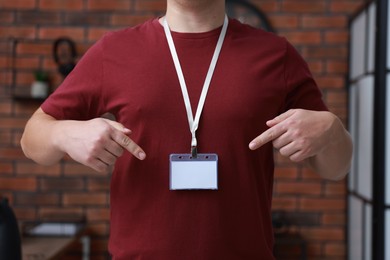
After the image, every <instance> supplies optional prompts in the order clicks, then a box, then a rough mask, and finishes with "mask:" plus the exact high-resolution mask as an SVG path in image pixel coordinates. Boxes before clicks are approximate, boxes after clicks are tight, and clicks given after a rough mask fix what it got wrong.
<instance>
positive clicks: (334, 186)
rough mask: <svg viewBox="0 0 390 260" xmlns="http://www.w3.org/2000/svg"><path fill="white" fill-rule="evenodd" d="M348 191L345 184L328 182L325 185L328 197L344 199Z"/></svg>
mask: <svg viewBox="0 0 390 260" xmlns="http://www.w3.org/2000/svg"><path fill="white" fill-rule="evenodd" d="M346 191H347V187H346V184H345V182H343V181H341V182H327V183H326V184H325V195H326V196H339V197H344V196H345V194H346Z"/></svg>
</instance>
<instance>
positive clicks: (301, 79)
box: [282, 41, 328, 112]
mask: <svg viewBox="0 0 390 260" xmlns="http://www.w3.org/2000/svg"><path fill="white" fill-rule="evenodd" d="M286 46H287V47H286V55H285V62H284V80H285V84H286V90H287V94H286V100H285V107H284V111H287V110H289V109H293V108H302V109H308V110H316V111H322V110H328V108H327V107H326V105H325V103H324V101H323V100H322V93H321V91H320V89H319V88H318V86H317V84H316V82H315V81H314V79H313V76H312V74H311V72H310V70H309V67H308V65H307V63H306V62H305V61H304V60H303V58H302V57H301V55H300V54H299V53H298V52H297V50H296V49H295V48H294V47H293V46H292V45H291V44H290V43H288V42H287V41H286ZM284 111H282V112H284Z"/></svg>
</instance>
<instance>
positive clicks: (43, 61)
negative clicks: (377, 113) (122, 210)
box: [0, 0, 363, 259]
mask: <svg viewBox="0 0 390 260" xmlns="http://www.w3.org/2000/svg"><path fill="white" fill-rule="evenodd" d="M361 2H363V0H257V1H255V0H253V1H252V3H254V4H256V5H258V6H259V7H260V8H261V9H262V10H263V11H265V12H266V13H267V15H268V17H269V19H270V21H271V23H272V25H273V26H274V27H275V29H276V30H277V31H278V33H279V34H280V35H283V36H285V37H287V39H288V40H289V41H290V42H291V43H292V44H293V45H294V46H295V47H296V48H297V49H298V50H299V51H300V52H301V53H302V55H303V56H304V58H305V59H306V60H307V61H308V63H309V66H310V68H311V70H312V72H313V74H314V76H315V78H316V80H317V82H318V84H319V86H320V88H321V89H322V91H323V93H324V98H325V101H326V103H327V104H328V105H329V108H330V110H331V111H333V112H335V113H336V114H337V115H339V116H340V117H341V118H342V120H343V121H344V122H346V120H347V109H346V104H347V102H346V99H347V96H346V91H345V82H344V78H345V76H346V73H347V67H348V66H347V55H348V45H347V41H348V28H347V27H348V17H349V15H350V14H351V13H353V12H354V11H355V10H356V9H357V8H358V7H359V5H360V3H361ZM164 9H165V1H164V0H143V1H141V0H112V1H103V0H66V1H65V0H13V1H9V0H0V196H7V197H9V198H10V200H11V203H12V206H13V208H14V210H15V211H16V214H17V217H18V219H19V220H20V222H21V223H24V222H28V221H39V220H54V219H58V218H67V217H69V218H74V217H75V216H76V217H77V216H79V217H85V218H86V220H87V222H88V229H89V232H90V233H91V235H92V238H93V239H92V256H93V259H105V258H106V256H107V253H106V246H107V238H108V232H109V208H108V198H109V176H108V175H104V174H98V173H95V172H93V171H92V170H89V169H88V168H86V167H83V166H80V165H78V164H76V163H74V162H72V161H71V160H69V159H65V160H63V161H62V162H61V163H60V164H58V165H55V166H51V167H43V166H39V165H36V164H34V163H32V162H31V161H29V160H27V159H26V158H25V157H24V156H23V153H22V151H21V149H20V145H19V140H20V136H21V133H22V131H23V127H24V125H25V123H26V120H27V119H28V118H29V117H30V115H31V114H32V112H33V111H34V110H35V109H37V108H38V107H39V105H40V103H39V102H37V101H30V100H15V99H13V97H12V94H13V92H14V89H13V88H12V74H11V69H10V67H11V64H12V60H11V59H10V58H9V52H10V46H11V44H10V42H11V41H10V40H9V39H10V37H14V38H18V39H19V42H18V45H17V48H16V53H17V59H16V60H15V68H16V71H17V77H16V83H17V86H18V88H19V90H18V91H21V92H26V91H29V85H30V84H31V82H32V80H33V79H34V76H33V72H34V70H36V69H37V68H42V69H44V70H46V71H49V73H50V75H51V82H52V86H53V87H55V86H57V85H58V84H59V83H60V82H61V80H62V79H61V77H60V76H59V75H58V73H56V66H55V63H54V61H53V59H52V57H51V48H52V47H51V45H52V42H53V40H54V39H56V38H57V37H59V36H70V37H71V38H72V39H73V40H75V41H76V43H77V49H78V51H79V53H83V52H85V50H86V49H87V48H88V47H89V46H90V45H91V44H92V43H93V42H95V41H96V40H97V39H98V38H99V37H100V36H101V35H102V34H103V33H104V32H106V31H107V30H113V29H118V28H123V27H125V26H131V25H135V24H137V23H139V22H142V21H144V20H146V19H148V18H150V17H154V16H156V15H160V14H162V13H163V11H164ZM276 157H277V161H278V167H277V169H276V180H275V189H274V190H275V198H274V202H273V208H274V210H275V211H283V212H284V213H283V214H284V215H285V216H286V218H287V219H288V221H289V222H290V224H291V226H290V230H293V231H298V232H300V233H301V234H302V236H303V237H304V239H305V240H306V241H307V242H308V254H309V256H310V257H309V258H310V259H344V257H345V255H346V247H345V223H346V215H345V207H346V201H345V192H346V191H345V182H330V181H323V180H321V179H320V178H319V177H317V175H316V174H314V173H313V172H311V171H310V170H308V169H307V168H305V167H303V166H302V165H298V166H297V165H295V164H292V163H290V162H289V161H288V160H286V159H284V158H281V157H280V156H278V155H276ZM73 251H74V253H73V254H74V255H75V256H77V252H78V251H79V245H75V246H74V250H73ZM67 258H69V259H71V258H72V254H70V255H69V256H68V257H67ZM76 259H77V257H76Z"/></svg>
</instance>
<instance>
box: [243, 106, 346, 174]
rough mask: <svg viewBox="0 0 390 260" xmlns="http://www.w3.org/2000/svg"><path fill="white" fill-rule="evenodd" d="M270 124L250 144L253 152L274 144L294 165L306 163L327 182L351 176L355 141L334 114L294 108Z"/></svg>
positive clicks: (268, 122)
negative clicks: (349, 172)
mask: <svg viewBox="0 0 390 260" xmlns="http://www.w3.org/2000/svg"><path fill="white" fill-rule="evenodd" d="M266 124H267V126H269V127H270V128H269V129H268V130H266V131H265V132H263V133H262V134H261V135H259V136H258V137H256V138H255V139H254V140H253V141H252V142H250V144H249V148H250V149H252V150H255V149H258V148H260V147H261V146H262V145H264V144H266V143H268V142H271V141H272V144H273V146H274V147H275V148H276V149H278V150H279V152H280V153H281V154H282V155H283V156H286V157H289V158H290V160H291V161H294V162H300V161H306V162H307V163H308V164H309V165H310V166H311V167H312V168H313V169H314V170H315V171H316V172H317V173H318V174H319V175H321V176H322V177H324V178H326V179H330V180H340V179H342V178H343V177H344V176H345V175H346V174H347V172H348V170H349V167H350V165H351V158H352V149H353V148H352V140H351V137H350V135H349V133H348V132H347V131H346V130H345V128H344V126H343V124H342V123H341V121H340V120H339V119H338V118H337V116H335V115H334V114H332V113H330V112H326V111H321V112H317V111H309V110H303V109H292V110H289V111H287V112H286V113H284V114H281V115H279V116H277V117H275V118H274V119H272V120H270V121H267V123H266Z"/></svg>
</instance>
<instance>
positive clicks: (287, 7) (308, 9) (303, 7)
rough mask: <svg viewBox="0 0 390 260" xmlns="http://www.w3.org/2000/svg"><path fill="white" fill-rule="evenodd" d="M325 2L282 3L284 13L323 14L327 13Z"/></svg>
mask: <svg viewBox="0 0 390 260" xmlns="http://www.w3.org/2000/svg"><path fill="white" fill-rule="evenodd" d="M326 2H327V1H324V0H316V1H309V0H303V1H302V0H284V1H283V3H282V11H285V12H287V13H305V14H306V13H323V12H325V11H326V8H327V7H326V5H327V3H326Z"/></svg>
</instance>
